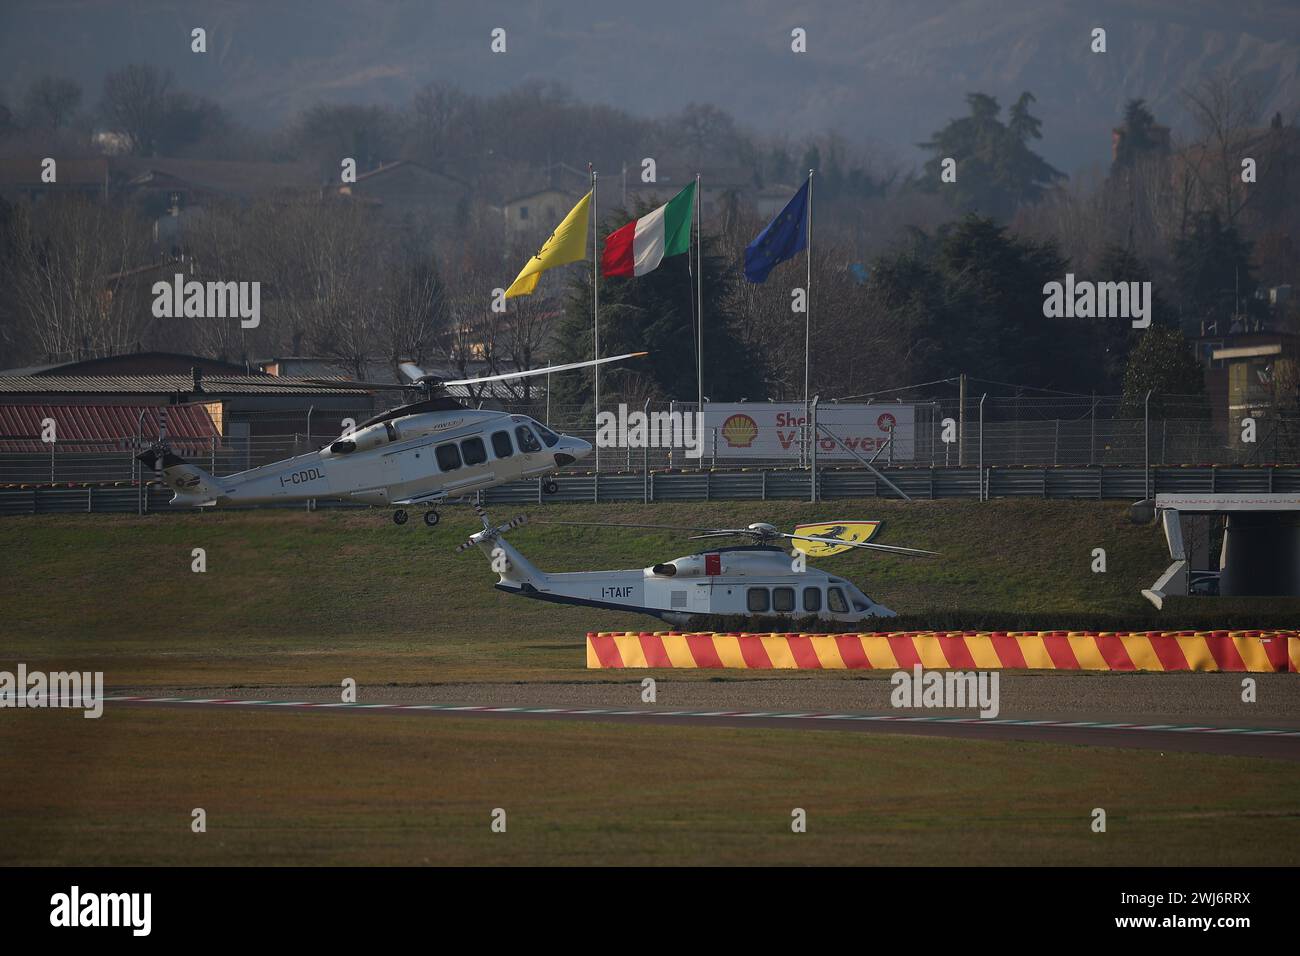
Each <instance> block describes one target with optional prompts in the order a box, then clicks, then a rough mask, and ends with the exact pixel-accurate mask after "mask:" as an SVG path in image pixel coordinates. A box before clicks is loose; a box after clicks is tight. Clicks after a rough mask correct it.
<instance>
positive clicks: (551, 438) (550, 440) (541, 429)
mask: <svg viewBox="0 0 1300 956" xmlns="http://www.w3.org/2000/svg"><path fill="white" fill-rule="evenodd" d="M537 434H539V435H541V436H542V441H544V442H546V447H547V448H554V447H555V443H556V442H557V441H559V440H560V436H559V435H557V434H555V432H553V431H551V430H550V429H549V428H547V427H546V426H545V425H542V424H538V426H537Z"/></svg>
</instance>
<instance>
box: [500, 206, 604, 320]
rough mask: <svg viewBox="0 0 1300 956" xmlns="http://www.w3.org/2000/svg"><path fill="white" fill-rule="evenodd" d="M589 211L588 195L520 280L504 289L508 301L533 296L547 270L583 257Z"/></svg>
mask: <svg viewBox="0 0 1300 956" xmlns="http://www.w3.org/2000/svg"><path fill="white" fill-rule="evenodd" d="M590 208H591V193H587V195H585V196H583V197H582V198H581V199H580V200H578V205H576V206H574V207H573V209H572V210H570V212H569V214H568V215H567V216H565V217H564V221H563V222H561V223H560V224H559V225H558V226H556V227H555V231H554V232H553V233H551V238H549V239H547V240H546V241H545V242H544V243H542V248H541V251H539V252H538V253H537V255H535V256H533V257H532V258H531V259H529V260H528V264H527V265H525V266H524V268H523V270H522V271H521V272H520V273H519V276H518V277H517V278H516V279H515V281H514V282H512V283H510V288H508V289H506V298H507V299H510V298H514V297H515V296H517V295H532V294H533V290H534V289H536V288H537V279H538V277H539V276H540V275H541V274H542V273H543V272H545V271H546V270H547V269H551V268H553V267H555V266H562V265H564V264H565V263H567V262H577V261H578V260H579V259H583V258H585V257H586V255H587V213H588V211H589V210H590Z"/></svg>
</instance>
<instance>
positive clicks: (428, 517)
mask: <svg viewBox="0 0 1300 956" xmlns="http://www.w3.org/2000/svg"><path fill="white" fill-rule="evenodd" d="M646 354H648V353H646V352H630V353H628V354H626V355H613V356H609V357H607V358H602V359H596V360H593V361H587V362H570V363H568V364H566V365H552V366H549V367H548V368H537V369H528V370H525V371H522V372H506V373H504V374H501V375H488V376H484V377H482V378H467V379H458V380H455V381H442V380H440V379H438V378H436V377H435V376H432V375H427V374H425V372H424V371H423V370H422V369H420V368H419V367H417V366H415V365H412V364H410V363H403V364H402V365H401V366H400V367H401V369H402V372H403V373H404V374H405V375H406V376H407V377H408V378H410V379H411V380H412V384H413V385H416V386H419V387H420V388H422V389H423V390H424V394H425V397H424V398H423V399H421V400H420V401H416V402H410V403H407V404H405V405H399V406H398V407H396V408H391V409H389V410H388V411H386V412H384V413H382V414H380V415H376V416H375V417H374V418H371V419H368V420H367V421H364V422H362V423H361V424H360V425H357V426H356V428H354V429H353V430H351V431H349V432H346V433H344V434H343V435H340V436H339V437H338V438H336V439H335V440H334V441H332V442H330V443H329V444H328V445H325V446H324V447H322V448H320V449H319V450H317V451H311V452H307V453H306V454H304V455H297V456H295V457H293V458H286V459H284V460H283V461H277V462H273V463H272V464H269V465H262V466H260V467H258V468H250V469H249V470H247V471H241V472H237V473H236V474H232V475H226V476H223V477H216V476H213V475H210V474H208V473H207V472H206V471H204V470H203V469H202V468H199V467H198V466H196V465H194V464H192V463H190V462H188V461H186V460H184V459H183V458H181V457H179V456H178V455H176V454H174V453H173V452H172V451H171V449H170V448H169V447H168V446H167V444H166V441H165V440H163V441H161V442H159V443H158V444H156V445H154V446H153V447H152V448H150V449H149V450H148V451H146V452H144V453H143V454H141V455H138V456H136V457H137V458H138V460H139V461H141V462H143V463H144V465H145V467H147V468H151V469H154V470H155V471H157V470H158V469H159V468H161V472H162V480H163V483H164V484H166V485H167V487H169V488H171V489H172V491H174V492H175V494H174V495H173V497H172V499H171V504H173V505H179V506H182V507H191V508H206V507H220V506H222V505H245V504H268V503H280V502H290V501H307V500H309V499H320V498H337V499H346V500H350V501H361V502H365V503H367V504H372V505H381V506H382V505H387V506H390V507H393V508H395V509H396V510H395V511H394V512H393V521H394V523H396V524H405V523H406V521H407V518H408V515H407V512H406V509H407V508H408V507H412V506H429V510H427V511H426V512H425V513H424V523H425V524H426V525H428V526H429V527H433V526H434V525H436V524H437V523H438V519H439V516H438V512H437V511H436V510H435V509H434V508H433V507H432V506H433V505H435V504H437V503H438V502H440V501H442V500H444V499H446V498H448V497H459V496H462V495H466V494H470V493H472V492H476V491H481V490H483V489H485V488H492V487H495V486H496V485H501V484H505V483H506V482H511V481H516V480H518V479H520V478H537V477H540V476H543V475H550V474H553V473H554V472H556V471H558V470H560V469H561V468H564V467H566V466H568V465H571V464H573V463H574V462H576V461H578V460H580V459H582V458H585V457H587V455H589V454H591V444H590V443H589V442H586V441H584V440H583V439H581V438H574V437H572V436H569V435H557V434H556V433H555V432H553V431H551V429H549V428H547V427H546V426H545V425H543V424H542V423H541V422H538V421H536V420H535V419H532V418H529V417H528V416H527V415H516V414H512V413H510V412H503V411H495V410H491V409H473V408H468V407H466V406H465V405H463V404H461V403H460V402H458V401H456V399H454V398H452V397H451V396H450V395H448V394H447V393H446V389H447V387H448V386H453V385H480V384H483V383H486V382H503V381H506V380H509V379H517V378H526V377H529V376H533V375H547V374H550V373H554V372H566V371H571V370H573V369H580V368H589V367H591V366H593V365H604V364H606V363H608V362H621V361H624V360H625V359H631V358H639V357H641V356H643V355H646ZM320 381H321V382H322V384H336V383H332V382H330V381H328V380H324V379H322V380H320ZM358 384H362V385H371V386H373V387H375V388H384V389H391V388H393V385H392V384H391V383H382V384H381V383H372V382H361V383H358ZM439 393H441V394H439ZM542 489H543V491H545V492H546V493H548V494H554V493H555V492H556V491H557V490H558V485H556V483H555V481H554V480H548V481H547V482H545V484H543V486H542Z"/></svg>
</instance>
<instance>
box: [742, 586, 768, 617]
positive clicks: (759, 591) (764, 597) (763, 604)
mask: <svg viewBox="0 0 1300 956" xmlns="http://www.w3.org/2000/svg"><path fill="white" fill-rule="evenodd" d="M745 600H746V603H747V606H748V607H749V610H750V612H751V613H755V614H766V613H767V612H768V611H769V610H771V603H770V601H769V598H768V593H767V588H750V589H749V593H748V594H746V595H745Z"/></svg>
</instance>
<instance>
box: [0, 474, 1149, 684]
mask: <svg viewBox="0 0 1300 956" xmlns="http://www.w3.org/2000/svg"><path fill="white" fill-rule="evenodd" d="M510 514H512V513H507V512H501V513H498V514H496V515H494V517H495V518H497V519H499V520H504V519H505V518H506V517H509V516H510ZM666 515H671V518H670V519H667V518H666V517H665V516H666ZM531 517H532V518H534V519H555V520H583V521H604V522H649V523H673V524H683V525H700V526H718V525H727V524H734V523H741V524H746V523H748V522H750V521H754V520H760V519H762V520H768V521H772V522H774V523H775V524H777V525H778V526H781V527H790V526H792V525H793V524H794V523H795V522H797V521H810V520H817V519H835V518H845V517H861V518H883V519H884V520H885V527H884V528H883V530H882V532H881V534H880V538H879V540H881V541H883V542H885V543H896V544H903V545H909V546H914V547H921V548H929V549H932V550H937V551H940V552H942V557H940V558H901V557H893V556H887V555H876V554H871V555H868V554H859V553H851V554H846V555H841V556H838V557H835V558H829V559H823V560H822V561H821V562H819V566H821V567H824V568H827V569H833V570H834V571H835V573H838V574H842V575H844V576H846V577H849V578H850V579H852V580H854V581H856V582H858V583H860V584H862V585H864V590H866V591H867V593H868V594H870V595H871V596H872V597H874V598H875V599H876V600H878V601H881V602H882V603H884V604H886V605H888V606H889V607H892V608H894V609H895V610H898V611H900V612H903V613H906V614H907V615H908V620H907V623H908V624H912V625H915V624H925V623H927V621H933V622H935V623H938V624H945V623H948V622H949V621H951V620H953V619H954V615H956V616H958V617H960V618H961V619H962V620H963V621H965V622H970V621H973V620H974V619H976V618H978V617H979V616H980V615H989V614H996V613H997V612H1012V613H1015V614H1019V615H1025V616H1026V621H1027V622H1031V621H1034V620H1039V619H1041V620H1043V622H1044V624H1043V626H1059V625H1058V624H1055V623H1052V621H1059V620H1062V619H1063V618H1064V619H1070V620H1075V619H1077V620H1079V621H1081V622H1082V621H1083V620H1084V619H1085V618H1087V617H1089V616H1095V615H1098V614H1102V615H1112V616H1117V619H1122V620H1124V621H1132V622H1134V624H1138V623H1139V622H1142V621H1146V620H1149V619H1151V617H1152V615H1153V613H1154V612H1153V610H1152V609H1151V608H1150V606H1149V605H1148V604H1147V603H1146V601H1144V600H1143V598H1142V597H1141V596H1140V593H1139V592H1140V589H1141V588H1142V587H1144V586H1147V585H1149V584H1150V583H1151V581H1153V580H1154V579H1155V578H1156V577H1157V576H1158V574H1159V573H1160V571H1162V570H1163V568H1164V567H1165V565H1166V563H1167V559H1166V556H1165V553H1164V545H1163V541H1162V540H1161V537H1160V535H1159V533H1158V532H1157V531H1156V530H1155V529H1154V528H1151V527H1137V526H1135V525H1133V524H1131V523H1130V522H1129V521H1128V518H1127V509H1126V508H1125V507H1124V506H1123V505H1121V504H1114V503H1104V504H1103V503H1095V502H1060V501H1041V502H1040V501H1014V502H1012V501H993V502H988V503H984V504H981V503H978V502H959V501H936V502H916V503H912V504H906V503H901V502H890V501H880V500H875V499H872V500H869V501H859V502H836V503H833V504H821V505H815V506H814V505H809V504H806V503H795V502H779V503H777V502H768V503H765V504H757V503H739V502H713V503H689V504H681V505H675V506H673V508H671V509H665V508H663V507H662V506H650V507H645V506H641V505H626V506H615V505H600V506H596V505H591V506H581V505H580V506H546V507H541V508H537V507H534V508H533V509H531ZM477 527H478V525H477V521H476V519H474V517H473V514H472V512H470V511H469V510H468V509H467V508H451V509H448V511H447V512H446V513H445V514H444V519H443V522H442V524H441V525H440V526H439V527H438V528H437V529H436V530H434V531H429V530H428V529H425V528H424V527H423V526H422V525H416V524H415V523H412V524H411V525H407V526H406V527H404V528H398V527H395V526H393V525H392V524H391V523H389V522H388V521H387V520H386V517H385V513H383V512H377V511H375V512H361V513H358V512H350V513H339V512H317V513H313V514H307V513H305V512H286V511H276V512H244V513H231V512H227V513H221V512H217V513H204V514H168V515H153V516H149V517H145V518H138V517H124V516H108V515H84V516H81V515H71V516H43V517H32V518H14V519H9V520H6V521H4V522H0V562H2V564H3V566H2V567H0V571H2V572H3V579H4V581H5V584H6V586H5V588H4V592H3V596H2V597H0V613H2V614H3V620H4V621H5V633H6V636H7V639H6V641H5V648H6V649H7V650H8V651H9V653H8V654H6V653H4V652H3V651H0V663H2V662H3V661H4V659H5V658H6V657H12V659H14V660H17V659H23V660H26V661H27V662H28V664H29V665H32V666H34V665H35V663H36V662H41V663H49V664H50V665H51V667H52V666H53V664H54V663H57V662H61V661H66V662H68V663H69V664H75V665H76V666H77V667H79V668H80V669H86V668H90V667H93V668H95V669H102V670H104V671H105V673H106V680H108V681H109V682H110V683H112V684H115V685H119V686H121V685H127V684H130V685H148V684H157V685H163V684H173V683H182V684H199V685H201V684H204V683H208V684H210V683H212V682H214V681H218V680H222V681H233V682H235V683H313V682H322V683H330V684H334V685H337V683H338V680H339V675H340V674H341V673H346V674H348V675H350V676H352V677H354V678H356V679H357V680H358V681H364V682H368V683H375V682H378V683H390V682H395V683H427V682H431V681H433V682H437V681H449V680H470V681H474V680H539V679H550V680H554V679H570V680H585V679H597V678H599V676H600V675H589V674H588V673H587V671H586V670H585V669H584V655H583V651H582V645H583V639H584V636H585V634H586V632H587V631H588V630H615V629H618V630H622V629H638V630H639V629H646V628H651V629H653V628H655V627H662V625H659V624H657V623H656V622H655V621H654V620H653V619H651V618H648V617H643V616H641V615H629V614H622V613H618V612H613V611H599V610H591V609H585V608H572V607H563V606H557V605H551V604H543V603H540V602H534V601H527V600H524V599H520V598H517V597H511V596H508V595H504V594H501V593H500V592H498V591H496V590H494V589H493V587H492V584H493V583H494V582H495V580H496V577H495V575H494V574H492V573H491V571H490V570H489V568H488V567H487V564H486V562H485V561H484V559H483V556H482V555H481V554H480V553H478V552H477V551H472V552H469V553H466V554H461V555H456V554H453V548H454V546H455V545H456V544H457V543H459V542H460V541H462V540H463V539H464V538H465V537H466V536H468V535H469V534H470V533H471V532H472V531H474V530H476V529H477ZM511 540H512V541H513V542H514V543H515V544H516V545H517V546H518V547H519V548H520V549H521V550H522V551H523V552H524V553H525V554H526V555H528V556H529V558H530V559H531V560H533V562H534V563H535V564H537V565H538V566H539V567H541V568H543V569H545V570H553V571H577V570H594V569H600V568H618V567H643V566H645V565H648V564H651V563H654V562H656V561H662V560H666V559H669V558H672V557H676V556H678V555H680V554H686V553H690V552H691V551H694V550H697V545H698V542H691V541H688V540H686V537H685V535H681V534H676V533H673V532H658V531H642V532H633V533H629V532H626V531H619V530H616V529H608V528H605V529H602V528H573V527H555V526H544V525H539V524H533V525H529V526H526V527H524V528H521V529H518V530H517V531H515V532H513V533H512V534H511ZM1098 547H1100V548H1104V549H1105V550H1106V555H1107V571H1106V573H1104V574H1094V573H1092V571H1091V570H1090V564H1091V561H1092V555H1091V552H1092V549H1093V548H1098ZM194 548H203V549H205V551H206V557H207V571H206V573H203V574H198V573H194V572H192V571H191V560H192V559H191V551H192V549H194ZM1048 619H1051V620H1050V621H1049V620H1048ZM1156 620H1158V619H1156Z"/></svg>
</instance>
